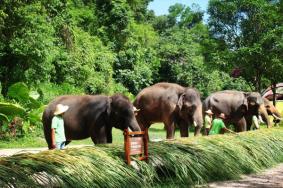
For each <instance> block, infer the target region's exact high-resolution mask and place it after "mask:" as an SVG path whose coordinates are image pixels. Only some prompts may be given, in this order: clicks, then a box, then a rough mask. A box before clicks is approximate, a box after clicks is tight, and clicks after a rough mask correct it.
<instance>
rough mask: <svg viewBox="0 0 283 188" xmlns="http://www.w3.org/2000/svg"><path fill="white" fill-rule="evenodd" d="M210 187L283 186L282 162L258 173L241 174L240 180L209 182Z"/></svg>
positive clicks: (273, 187)
mask: <svg viewBox="0 0 283 188" xmlns="http://www.w3.org/2000/svg"><path fill="white" fill-rule="evenodd" d="M207 187H211V188H224V187H225V188H242V187H249V188H279V187H282V188H283V164H282V163H281V164H279V165H277V166H276V167H274V168H272V169H267V170H265V171H263V172H261V173H258V174H252V175H248V176H242V179H240V180H234V181H222V182H216V183H210V184H208V186H207Z"/></svg>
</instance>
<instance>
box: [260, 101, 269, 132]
mask: <svg viewBox="0 0 283 188" xmlns="http://www.w3.org/2000/svg"><path fill="white" fill-rule="evenodd" d="M259 112H260V114H261V117H262V119H263V121H264V122H266V124H267V128H270V127H271V123H270V120H269V117H268V113H267V111H266V108H265V106H264V105H263V104H262V105H260V107H259Z"/></svg>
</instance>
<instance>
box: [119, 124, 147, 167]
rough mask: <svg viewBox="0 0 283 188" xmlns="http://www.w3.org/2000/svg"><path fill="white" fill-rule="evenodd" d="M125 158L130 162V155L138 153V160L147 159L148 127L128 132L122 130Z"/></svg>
mask: <svg viewBox="0 0 283 188" xmlns="http://www.w3.org/2000/svg"><path fill="white" fill-rule="evenodd" d="M124 146H125V158H126V162H127V164H128V165H130V164H131V155H139V157H138V159H139V160H145V161H147V160H148V129H145V130H144V131H136V132H129V131H128V129H125V130H124Z"/></svg>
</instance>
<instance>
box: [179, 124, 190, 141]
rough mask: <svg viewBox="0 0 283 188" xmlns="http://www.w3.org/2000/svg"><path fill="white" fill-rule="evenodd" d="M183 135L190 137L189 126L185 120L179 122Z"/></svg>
mask: <svg viewBox="0 0 283 188" xmlns="http://www.w3.org/2000/svg"><path fill="white" fill-rule="evenodd" d="M179 128H180V134H181V137H189V126H188V123H186V122H185V121H181V122H180V123H179Z"/></svg>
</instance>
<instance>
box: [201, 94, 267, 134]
mask: <svg viewBox="0 0 283 188" xmlns="http://www.w3.org/2000/svg"><path fill="white" fill-rule="evenodd" d="M208 109H211V110H212V112H213V113H214V114H215V115H216V116H217V115H218V114H220V113H224V114H225V116H226V119H225V123H226V124H233V125H235V129H236V131H237V132H242V131H246V130H247V129H250V126H251V124H252V116H253V115H257V116H258V113H259V109H261V111H262V115H263V116H264V117H265V118H266V119H267V125H268V127H271V124H270V121H269V119H268V114H267V112H266V110H265V108H264V103H263V98H262V97H261V96H260V94H259V93H257V92H241V91H233V90H225V91H219V92H215V93H212V94H211V95H210V96H208V97H207V98H206V99H205V101H204V102H203V110H204V111H205V110H208Z"/></svg>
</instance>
